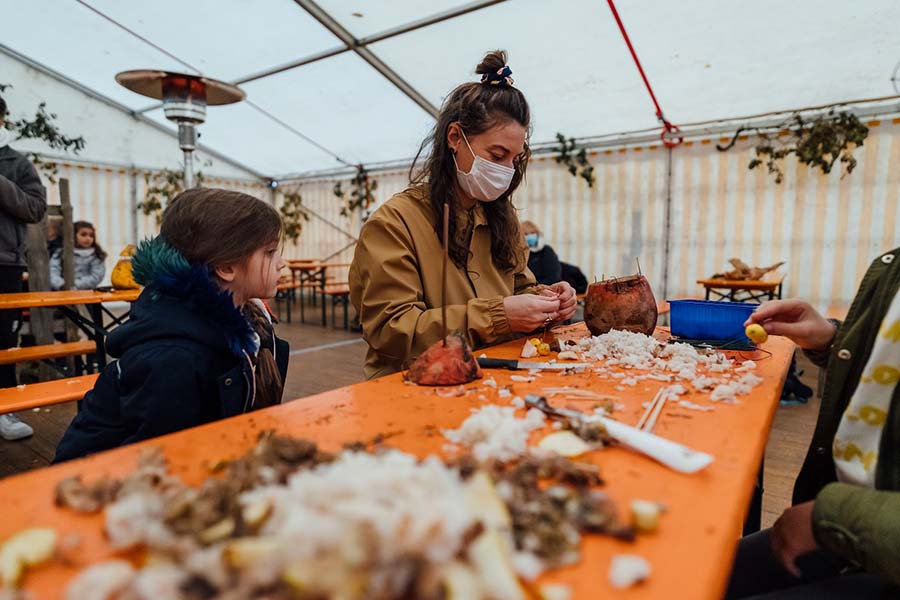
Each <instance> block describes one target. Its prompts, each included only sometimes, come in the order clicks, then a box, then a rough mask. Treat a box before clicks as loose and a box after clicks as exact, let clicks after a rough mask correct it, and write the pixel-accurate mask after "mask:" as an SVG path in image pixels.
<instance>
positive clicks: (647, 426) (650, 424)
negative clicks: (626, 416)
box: [644, 388, 669, 431]
mask: <svg viewBox="0 0 900 600" xmlns="http://www.w3.org/2000/svg"><path fill="white" fill-rule="evenodd" d="M660 392H661V393H662V395H661V396H660V398H659V400H658V401H657V403H656V408H655V409H654V410H653V414H652V415H650V418H649V419H647V422H646V423H644V431H653V428H654V427H656V419H658V418H659V414H660V413H661V412H662V409H663V406H665V405H666V400H668V399H669V390H668V388H663V389H661V390H660Z"/></svg>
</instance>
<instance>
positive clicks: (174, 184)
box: [137, 169, 203, 223]
mask: <svg viewBox="0 0 900 600" xmlns="http://www.w3.org/2000/svg"><path fill="white" fill-rule="evenodd" d="M194 177H195V180H196V185H197V187H202V185H203V173H202V172H200V171H198V172H197V173H196V174H195V176H194ZM144 183H145V184H146V186H147V187H146V190H144V199H143V200H142V201H140V202H138V205H137V207H138V209H139V210H140V211H141V212H142V213H144V214H145V215H155V216H156V222H157V223H160V222H162V213H163V210H165V208H166V206H168V205H169V203H170V202H171V201H172V199H173V198H175V196H177V195H178V194H180V193H181V192H183V191H184V171H182V170H180V169H179V170H177V171H176V170H174V169H162V170H161V171H145V172H144Z"/></svg>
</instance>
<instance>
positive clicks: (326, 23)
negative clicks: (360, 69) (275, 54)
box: [294, 0, 438, 118]
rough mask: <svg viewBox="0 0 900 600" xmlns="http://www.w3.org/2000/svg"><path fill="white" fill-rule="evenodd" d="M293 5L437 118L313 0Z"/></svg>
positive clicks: (416, 94) (297, 0)
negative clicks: (307, 14)
mask: <svg viewBox="0 0 900 600" xmlns="http://www.w3.org/2000/svg"><path fill="white" fill-rule="evenodd" d="M294 3H295V4H297V5H298V6H299V7H300V8H302V9H303V10H305V11H306V12H307V13H309V15H310V16H311V17H313V18H314V19H315V20H316V21H318V22H319V23H320V24H321V25H322V26H323V27H325V28H326V29H328V31H330V32H331V33H333V34H334V35H335V36H336V37H337V38H338V39H339V40H341V41H342V42H343V43H344V44H346V45H347V47H348V48H350V49H351V50H353V52H355V53H356V54H357V56H359V57H360V58H362V59H363V60H364V61H366V62H367V63H369V65H370V66H371V67H372V68H373V69H375V70H376V71H378V72H379V73H380V74H381V75H382V76H383V77H384V78H385V79H387V80H388V81H389V82H391V83H392V84H393V85H394V86H395V87H396V88H397V89H399V90H400V91H401V92H403V94H405V95H406V97H408V98H409V99H410V100H412V101H413V102H415V103H416V104H418V105H419V107H420V108H421V109H422V110H424V111H425V112H427V113H428V114H429V115H431V116H432V117H434V118H437V115H438V109H437V107H436V106H434V105H433V104H432V103H431V102H429V101H428V99H427V98H425V96H423V95H422V94H421V93H420V92H419V91H418V90H417V89H416V88H414V87H413V86H412V85H410V83H409V82H408V81H406V80H405V79H403V78H402V77H400V75H398V74H397V72H396V71H394V70H393V69H391V68H390V67H389V66H388V65H387V63H385V62H384V61H383V60H381V59H380V58H378V57H377V56H376V55H375V54H374V53H373V52H372V51H371V50H369V49H368V48H367V47H365V46H360V45H359V40H357V39H356V38H355V37H353V35H352V34H351V33H350V32H349V31H347V29H345V28H344V26H343V25H341V24H340V23H339V22H338V21H337V20H336V19H335V18H334V17H332V16H331V15H330V14H328V12H326V11H325V10H323V9H322V8H321V7H320V6H319V5H318V4H316V3H315V2H314V1H313V0H294Z"/></svg>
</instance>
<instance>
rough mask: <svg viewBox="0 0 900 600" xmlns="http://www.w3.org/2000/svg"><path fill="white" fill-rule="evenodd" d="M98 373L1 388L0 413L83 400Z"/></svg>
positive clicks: (91, 387)
mask: <svg viewBox="0 0 900 600" xmlns="http://www.w3.org/2000/svg"><path fill="white" fill-rule="evenodd" d="M98 376H99V375H97V374H96V373H95V374H93V375H82V376H79V377H67V378H65V379H56V380H54V381H45V382H43V383H30V384H28V385H20V386H18V387H14V388H3V389H0V413H3V414H5V413H9V412H16V411H20V410H30V409H32V408H39V407H42V406H50V405H53V404H62V403H63V402H71V401H73V400H81V399H82V398H84V395H85V394H86V393H88V392H89V391H91V389H93V387H94V383H95V382H96V381H97V377H98Z"/></svg>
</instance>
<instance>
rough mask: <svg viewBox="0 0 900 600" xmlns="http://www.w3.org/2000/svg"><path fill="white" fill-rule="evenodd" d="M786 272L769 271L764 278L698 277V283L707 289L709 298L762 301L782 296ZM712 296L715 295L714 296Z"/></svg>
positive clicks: (707, 297)
mask: <svg viewBox="0 0 900 600" xmlns="http://www.w3.org/2000/svg"><path fill="white" fill-rule="evenodd" d="M784 278H785V275H784V273H767V274H766V276H764V278H763V279H725V278H722V277H712V278H709V279H698V280H697V283H699V284H700V285H702V286H703V288H704V289H705V290H706V299H707V300H730V301H732V302H747V301H748V300H749V301H755V302H761V301H763V300H774V299H776V298H779V299H780V298H781V291H782V286H783V285H784ZM712 296H715V297H714V298H713V297H712Z"/></svg>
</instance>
